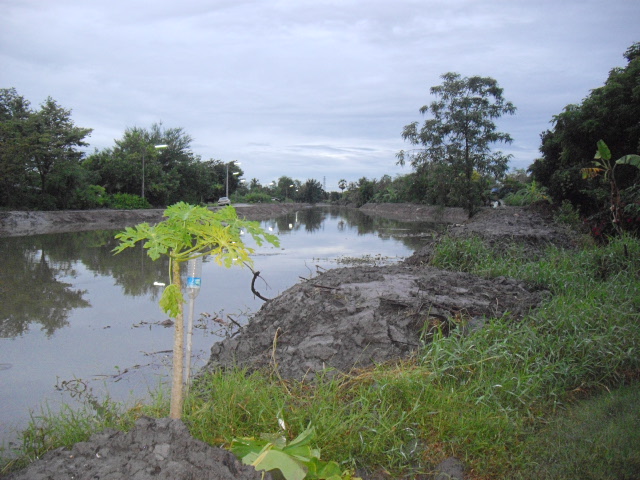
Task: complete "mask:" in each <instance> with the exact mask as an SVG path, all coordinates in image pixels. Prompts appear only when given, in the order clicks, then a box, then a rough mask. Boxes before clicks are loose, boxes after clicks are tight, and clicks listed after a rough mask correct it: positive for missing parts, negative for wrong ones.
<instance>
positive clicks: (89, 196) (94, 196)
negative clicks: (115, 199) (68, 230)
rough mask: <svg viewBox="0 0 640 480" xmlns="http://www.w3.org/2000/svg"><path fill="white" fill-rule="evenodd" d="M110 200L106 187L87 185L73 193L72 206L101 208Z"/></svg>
mask: <svg viewBox="0 0 640 480" xmlns="http://www.w3.org/2000/svg"><path fill="white" fill-rule="evenodd" d="M108 202H109V196H108V195H107V194H106V192H105V189H104V187H101V186H99V185H86V186H84V187H82V188H77V189H76V191H75V192H74V195H73V203H72V208H78V209H81V210H86V209H89V208H100V207H103V206H104V205H105V204H107V203H108Z"/></svg>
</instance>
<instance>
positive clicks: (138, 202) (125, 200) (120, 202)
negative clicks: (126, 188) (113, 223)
mask: <svg viewBox="0 0 640 480" xmlns="http://www.w3.org/2000/svg"><path fill="white" fill-rule="evenodd" d="M108 206H109V207H110V208H115V209H117V210H136V209H141V208H151V204H150V203H149V202H148V201H147V199H146V198H142V197H140V196H139V195H132V194H130V193H114V194H113V195H111V196H110V197H109V201H108Z"/></svg>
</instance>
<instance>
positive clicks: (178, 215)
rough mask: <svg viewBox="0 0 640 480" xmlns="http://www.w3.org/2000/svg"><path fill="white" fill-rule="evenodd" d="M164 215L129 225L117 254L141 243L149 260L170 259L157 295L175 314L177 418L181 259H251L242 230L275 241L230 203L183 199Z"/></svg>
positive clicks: (177, 401) (175, 405)
mask: <svg viewBox="0 0 640 480" xmlns="http://www.w3.org/2000/svg"><path fill="white" fill-rule="evenodd" d="M164 216H165V217H166V219H165V220H163V221H162V222H160V223H158V224H157V225H155V226H150V225H149V224H147V223H141V224H139V225H136V226H135V227H128V228H127V229H126V230H125V231H124V232H121V233H119V234H118V235H116V238H117V239H119V240H120V244H119V245H118V247H116V248H115V249H114V252H115V253H120V252H122V251H123V250H125V249H127V248H131V247H134V246H135V245H136V243H138V242H144V243H143V245H144V248H145V249H146V251H147V254H148V255H149V257H151V259H152V260H157V259H159V258H161V257H162V256H167V257H168V258H169V262H170V272H169V278H170V279H171V284H170V285H169V286H167V287H166V289H165V290H164V292H163V294H162V298H161V299H160V307H162V309H163V310H164V311H165V312H166V313H168V314H169V315H171V316H172V317H174V318H175V319H176V322H175V336H174V347H173V379H172V388H171V411H170V416H171V418H180V417H181V415H182V404H183V360H184V358H183V357H184V349H183V347H184V345H183V342H184V321H183V320H184V318H183V304H184V302H185V300H184V297H183V295H182V279H181V274H180V269H181V264H182V263H184V262H186V261H188V260H190V259H194V258H198V257H204V256H205V255H212V256H213V257H214V260H215V261H216V263H218V264H219V265H224V266H225V267H227V268H228V267H231V266H232V265H234V264H235V265H240V266H242V265H243V264H245V263H246V264H251V263H252V260H251V258H250V257H249V255H250V254H251V253H253V249H251V248H250V247H247V246H246V245H245V244H244V243H243V241H242V237H241V234H240V231H241V230H245V231H247V233H249V234H250V235H251V236H252V237H253V239H254V240H255V241H256V243H257V244H258V245H261V244H262V242H263V241H267V242H269V243H271V244H273V245H275V246H278V239H277V237H276V236H274V235H270V234H268V233H266V232H264V231H263V230H262V229H261V228H260V227H259V224H258V223H256V222H249V221H246V220H240V219H238V217H237V215H236V211H235V209H234V208H233V207H228V208H223V209H222V210H219V211H217V212H212V211H211V210H209V209H207V208H205V207H197V206H193V205H189V204H187V203H184V202H180V203H177V204H175V205H172V206H170V207H169V208H167V209H166V210H165V212H164Z"/></svg>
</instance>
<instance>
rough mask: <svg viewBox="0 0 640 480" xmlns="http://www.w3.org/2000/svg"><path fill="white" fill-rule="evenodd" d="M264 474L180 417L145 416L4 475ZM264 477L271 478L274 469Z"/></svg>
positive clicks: (110, 479) (113, 478) (19, 478)
mask: <svg viewBox="0 0 640 480" xmlns="http://www.w3.org/2000/svg"><path fill="white" fill-rule="evenodd" d="M71 478H75V479H79V480H85V479H86V480H88V479H98V478H99V479H103V480H120V479H127V480H149V479H156V480H193V479H198V480H234V479H239V480H259V479H261V478H262V474H261V473H258V472H257V471H256V470H255V469H254V468H253V467H250V466H246V465H242V463H241V462H240V460H238V459H237V458H236V457H235V456H234V455H233V454H232V453H231V452H229V451H227V450H224V449H221V448H215V447H212V446H211V445H208V444H206V443H204V442H201V441H199V440H196V439H194V438H193V437H192V436H191V435H190V434H189V430H187V427H186V426H185V425H184V424H183V423H182V422H181V421H180V420H171V419H168V418H161V419H153V418H147V417H142V418H140V419H139V420H138V421H137V422H136V425H135V427H134V428H133V429H132V430H130V431H129V432H128V433H124V432H119V431H116V430H105V431H104V432H101V433H97V434H95V435H93V436H92V437H91V438H90V439H89V441H88V442H80V443H76V444H75V445H74V446H73V447H72V448H71V449H66V448H58V449H56V450H53V451H51V452H49V453H47V454H46V455H45V456H44V457H42V459H40V460H38V461H36V462H34V463H32V464H31V465H29V467H28V468H27V469H25V470H21V471H20V472H16V473H14V474H11V475H9V476H7V477H3V479H4V480H69V479H71ZM265 478H267V479H271V476H270V475H265Z"/></svg>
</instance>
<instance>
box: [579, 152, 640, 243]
mask: <svg viewBox="0 0 640 480" xmlns="http://www.w3.org/2000/svg"><path fill="white" fill-rule="evenodd" d="M597 145H598V150H597V151H596V154H595V157H594V158H595V160H594V161H593V165H594V166H593V167H588V168H583V169H582V170H581V172H582V178H585V179H586V178H595V177H597V176H599V175H603V176H604V179H605V180H606V181H608V182H609V185H610V186H611V207H610V210H611V217H612V222H613V227H614V228H615V229H616V231H617V232H618V234H621V233H622V229H621V228H620V217H621V212H622V200H621V199H620V189H619V188H618V184H617V182H616V176H615V170H616V167H617V166H618V165H632V166H634V167H636V168H640V155H633V154H631V155H625V156H623V157H620V158H619V159H617V160H615V161H613V160H612V159H611V150H609V147H608V146H607V144H606V143H604V141H603V140H598V144H597Z"/></svg>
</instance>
